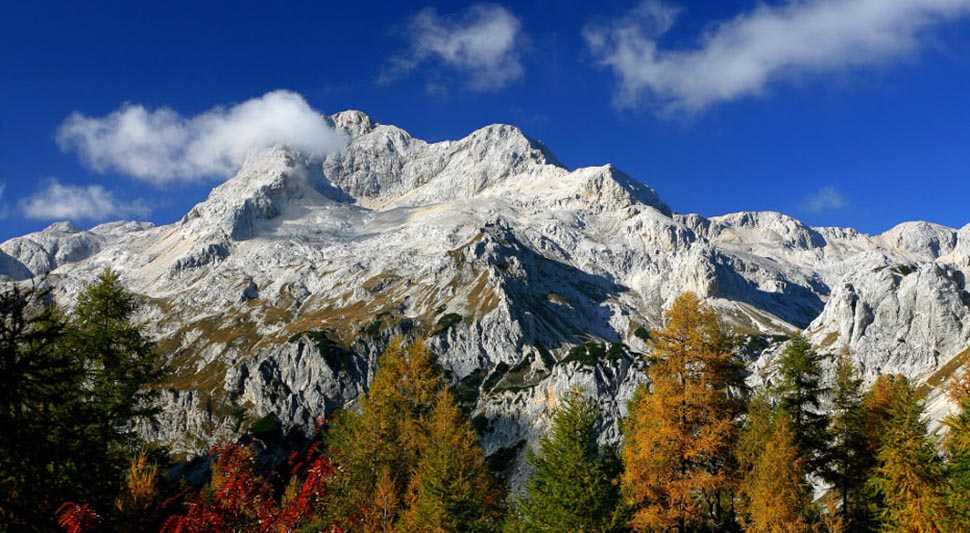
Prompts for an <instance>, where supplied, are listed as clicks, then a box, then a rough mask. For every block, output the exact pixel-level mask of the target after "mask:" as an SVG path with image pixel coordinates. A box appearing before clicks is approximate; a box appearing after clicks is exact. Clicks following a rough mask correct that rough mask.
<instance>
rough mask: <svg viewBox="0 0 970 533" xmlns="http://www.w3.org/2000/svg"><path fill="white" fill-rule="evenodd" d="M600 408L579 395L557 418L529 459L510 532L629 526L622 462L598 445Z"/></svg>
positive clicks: (601, 529) (563, 406)
mask: <svg viewBox="0 0 970 533" xmlns="http://www.w3.org/2000/svg"><path fill="white" fill-rule="evenodd" d="M598 417H599V410H598V408H597V406H596V404H595V403H594V402H593V401H592V400H590V399H588V398H584V397H583V396H582V395H581V393H580V392H579V391H577V390H574V391H571V392H569V393H568V394H567V395H566V397H565V398H564V399H563V402H562V404H561V405H560V407H559V408H558V409H557V410H556V411H555V413H554V414H553V419H552V427H551V428H550V429H549V432H548V433H547V434H546V435H544V436H543V437H542V439H541V440H540V441H539V450H538V452H532V451H530V452H529V453H528V454H527V458H528V461H529V464H530V465H531V466H532V468H533V472H532V475H531V476H530V477H529V480H528V481H527V482H526V491H525V494H524V496H523V497H522V499H521V500H520V501H519V502H518V506H517V509H516V515H517V516H515V517H513V518H512V519H511V521H512V523H511V524H510V527H509V529H510V530H512V531H529V532H568V531H577V532H578V531H584V532H591V533H595V532H607V531H619V530H621V529H622V528H623V527H624V526H625V523H624V522H625V517H624V516H623V514H622V512H621V499H620V492H619V461H618V458H617V456H616V453H615V452H614V451H613V450H612V449H608V448H607V449H604V448H602V447H600V446H599V445H598V444H597V442H596V437H597V431H596V421H597V418H598Z"/></svg>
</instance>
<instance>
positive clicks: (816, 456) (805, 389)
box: [774, 333, 829, 475]
mask: <svg viewBox="0 0 970 533" xmlns="http://www.w3.org/2000/svg"><path fill="white" fill-rule="evenodd" d="M777 365H778V367H777V370H778V378H779V382H778V383H777V384H776V385H775V387H774V394H775V395H776V396H777V397H778V401H779V404H780V406H781V408H782V409H784V410H785V411H787V412H788V416H789V417H790V418H791V424H792V432H793V433H794V435H795V445H796V447H797V448H798V452H799V454H800V455H801V456H802V457H804V458H805V461H806V465H807V467H808V471H809V472H810V473H812V474H815V475H823V474H825V472H826V468H827V466H828V452H829V434H828V425H829V420H828V417H827V416H826V414H825V412H824V410H823V409H822V398H823V397H824V395H825V394H826V389H825V387H824V386H823V384H822V373H823V368H822V356H821V355H819V354H818V352H816V351H815V350H814V349H812V345H811V344H809V342H808V340H806V339H805V337H803V336H802V335H801V334H800V333H796V334H795V335H794V336H792V338H791V340H790V341H789V342H788V345H787V346H786V347H785V349H784V350H783V351H782V353H781V356H780V358H779V359H778V362H777Z"/></svg>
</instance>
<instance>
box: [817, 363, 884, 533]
mask: <svg viewBox="0 0 970 533" xmlns="http://www.w3.org/2000/svg"><path fill="white" fill-rule="evenodd" d="M834 373H835V383H834V385H833V388H832V421H831V425H830V426H829V435H831V438H832V447H831V454H830V456H829V458H830V468H829V469H828V475H827V477H826V480H827V481H828V482H829V483H831V484H832V489H833V491H834V493H835V495H836V496H837V497H838V499H839V506H838V511H839V514H840V516H841V518H842V523H843V525H844V527H845V528H846V531H858V532H865V531H871V530H872V529H873V527H874V521H873V517H872V513H871V510H870V509H871V507H872V505H871V501H870V500H871V498H870V495H869V493H868V491H867V490H866V480H867V479H868V478H869V475H870V473H871V472H872V469H873V468H874V467H875V464H876V456H875V448H874V447H873V446H872V445H871V443H870V442H869V438H868V436H867V434H866V413H865V410H864V407H863V393H862V380H861V379H859V377H858V376H857V371H856V368H855V365H854V364H853V363H852V359H851V357H850V356H849V354H848V353H843V354H842V355H841V356H840V357H839V358H838V359H837V360H836V363H835V369H834Z"/></svg>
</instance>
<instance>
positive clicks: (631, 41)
mask: <svg viewBox="0 0 970 533" xmlns="http://www.w3.org/2000/svg"><path fill="white" fill-rule="evenodd" d="M679 11H680V10H678V9H677V8H674V7H671V6H670V5H667V4H664V3H661V2H658V1H655V0H647V1H645V2H642V3H641V4H640V5H639V6H638V7H637V8H635V9H633V10H632V11H630V12H629V13H627V14H626V15H625V16H623V17H620V18H619V19H616V20H613V21H611V22H608V23H605V24H593V25H589V26H587V27H586V28H585V30H584V37H585V40H586V43H587V45H588V47H589V49H590V51H591V52H592V54H593V56H594V57H595V59H596V61H597V62H598V63H599V64H600V65H602V66H605V67H607V68H609V69H610V70H612V71H613V73H614V74H615V75H616V77H617V80H618V87H617V89H616V93H615V103H616V104H617V105H618V106H620V107H632V106H635V105H636V104H637V103H639V102H640V101H641V100H642V99H644V97H646V99H647V100H649V101H650V102H651V104H654V105H656V106H657V107H659V108H661V109H663V110H666V111H686V112H698V111H702V110H704V109H706V108H708V107H710V106H713V105H715V104H718V103H721V102H727V101H731V100H735V99H737V98H741V97H745V96H750V95H757V94H761V93H763V92H764V91H765V90H766V89H767V88H768V85H769V84H770V83H772V82H776V81H780V80H786V79H790V78H793V77H797V76H801V75H805V74H817V73H824V72H832V71H839V70H843V69H849V68H853V67H862V66H870V65H880V64H885V63H888V62H890V61H891V60H893V59H897V58H899V57H901V56H905V55H907V54H912V53H914V52H916V51H918V50H919V48H920V45H921V39H920V37H921V36H922V35H923V33H924V32H925V31H926V30H928V29H930V28H931V27H933V26H934V25H937V24H940V23H942V22H945V21H947V20H949V19H954V18H957V17H962V16H966V15H968V14H970V0H801V1H795V0H789V1H786V2H784V3H782V4H780V5H767V4H759V6H758V7H757V8H755V9H754V10H752V11H750V12H747V13H743V14H740V15H737V16H736V17H734V18H732V19H730V20H726V21H722V22H720V23H718V24H716V25H714V26H712V27H710V28H709V29H708V30H707V31H705V32H704V33H703V34H702V35H701V36H700V37H699V38H698V39H697V42H696V44H695V45H694V46H690V47H685V48H678V49H672V48H667V49H664V48H663V47H662V46H661V45H660V44H659V42H658V41H659V40H660V38H661V37H662V36H664V35H665V34H667V32H668V31H669V30H670V29H671V28H672V27H673V25H674V23H675V22H676V18H677V16H678V14H679Z"/></svg>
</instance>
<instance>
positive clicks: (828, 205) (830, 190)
mask: <svg viewBox="0 0 970 533" xmlns="http://www.w3.org/2000/svg"><path fill="white" fill-rule="evenodd" d="M841 207H845V197H844V196H842V193H840V192H839V191H837V190H836V189H835V187H831V186H826V187H822V188H821V189H819V190H818V191H816V192H815V193H814V194H812V195H810V196H809V197H808V198H806V199H805V201H804V202H802V209H804V210H805V211H808V212H809V213H821V212H822V211H828V210H830V209H839V208H841Z"/></svg>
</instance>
